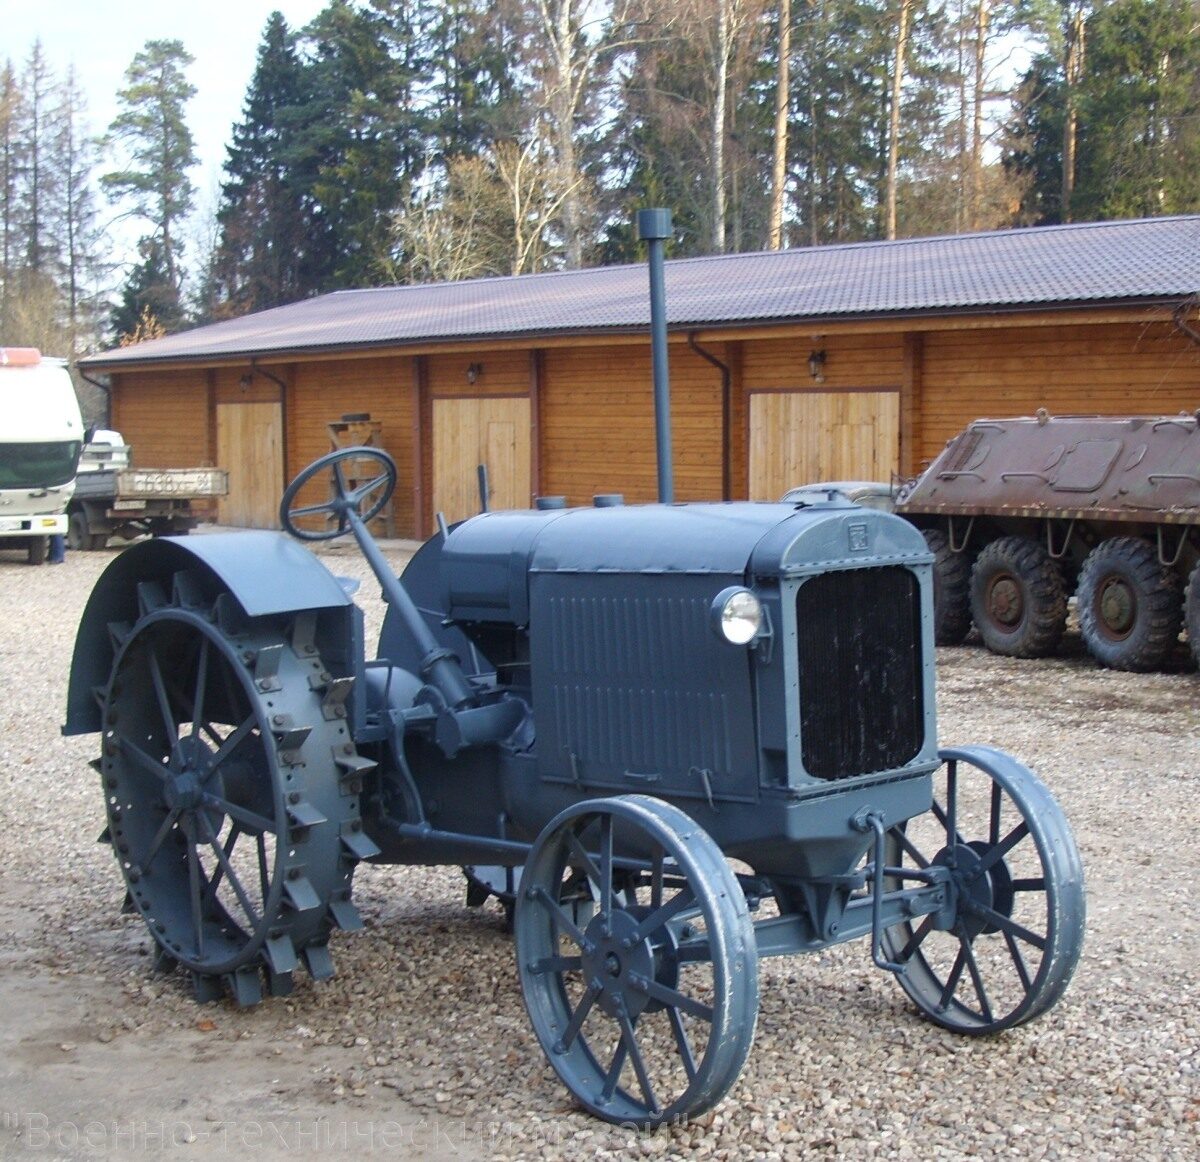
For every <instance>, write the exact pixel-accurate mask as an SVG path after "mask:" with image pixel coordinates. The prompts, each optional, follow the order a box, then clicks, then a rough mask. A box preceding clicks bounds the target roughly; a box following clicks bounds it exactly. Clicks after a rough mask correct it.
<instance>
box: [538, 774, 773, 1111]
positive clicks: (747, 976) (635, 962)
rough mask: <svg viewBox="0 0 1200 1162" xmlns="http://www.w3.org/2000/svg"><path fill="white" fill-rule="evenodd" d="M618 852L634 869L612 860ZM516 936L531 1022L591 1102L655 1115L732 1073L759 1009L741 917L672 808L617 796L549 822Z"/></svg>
mask: <svg viewBox="0 0 1200 1162" xmlns="http://www.w3.org/2000/svg"><path fill="white" fill-rule="evenodd" d="M631 857H632V858H633V859H635V860H637V861H638V862H639V863H640V864H641V865H642V869H643V870H640V871H637V872H635V873H632V874H631V873H630V872H629V871H628V870H626V869H625V868H623V867H622V866H620V864H619V862H618V861H620V860H622V859H626V860H627V859H629V858H631ZM582 881H586V885H587V887H586V894H581V887H582V886H583V883H582ZM581 903H582V904H583V905H584V906H583V908H582V910H581V908H580V905H581ZM515 932H516V944H517V961H518V965H519V968H520V974H521V992H522V994H523V995H524V998H525V1007H526V1009H527V1010H528V1012H529V1019H530V1021H531V1022H532V1024H533V1028H534V1031H535V1032H536V1033H537V1036H538V1040H539V1041H540V1042H541V1045H542V1048H543V1049H544V1050H545V1053H546V1057H547V1059H548V1060H549V1062H550V1064H551V1065H552V1066H553V1067H554V1069H555V1071H556V1072H557V1073H558V1075H559V1077H560V1078H561V1079H562V1080H563V1082H564V1083H565V1084H566V1086H567V1088H568V1089H569V1090H570V1091H571V1093H572V1094H573V1095H574V1096H575V1099H576V1100H577V1101H578V1102H579V1104H580V1105H582V1106H583V1107H584V1108H585V1109H587V1110H588V1111H589V1112H591V1113H593V1114H595V1115H596V1116H597V1117H600V1118H604V1119H605V1120H606V1121H610V1122H618V1123H621V1124H625V1123H629V1124H631V1125H634V1126H639V1127H643V1128H646V1127H650V1126H656V1125H658V1124H659V1123H661V1122H667V1121H671V1120H672V1119H678V1118H687V1117H691V1116H694V1115H698V1114H702V1113H703V1112H704V1111H705V1110H708V1109H711V1108H712V1107H713V1106H714V1105H716V1104H717V1102H719V1101H720V1100H721V1098H722V1097H723V1096H724V1095H725V1094H726V1093H727V1092H728V1090H729V1088H730V1087H731V1086H732V1085H733V1083H734V1082H735V1081H736V1080H737V1077H738V1074H739V1073H740V1072H741V1068H742V1065H743V1063H744V1062H745V1060H746V1054H747V1053H748V1052H749V1050H750V1044H751V1042H752V1041H753V1039H754V1024H755V1019H756V1017H757V1015H758V955H757V949H756V946H755V942H754V928H753V927H752V925H751V922H750V913H749V911H748V910H747V906H746V898H745V893H744V892H743V891H742V888H741V886H740V884H739V883H738V881H737V879H736V878H735V877H734V875H733V872H732V871H731V870H730V868H729V865H728V863H726V861H725V857H724V856H723V855H722V854H721V849H720V848H719V847H718V846H717V845H716V843H715V841H714V840H713V839H712V838H710V836H709V835H708V833H707V832H706V831H703V830H702V829H701V828H699V827H697V826H696V824H695V823H694V822H693V821H692V820H691V819H690V818H689V817H688V816H687V815H685V814H684V813H683V812H682V811H680V810H679V809H678V808H677V807H673V806H671V805H670V804H667V803H664V802H662V801H661V800H659V799H652V798H650V797H648V796H645V795H622V796H619V797H617V798H612V799H592V800H589V801H587V802H583V803H579V804H577V805H575V806H574V807H569V808H568V809H567V810H566V811H564V812H563V813H562V814H561V815H559V816H558V817H557V818H556V819H554V820H552V821H551V822H550V823H548V824H547V825H546V828H545V830H544V831H543V832H542V834H541V835H540V836H539V837H538V841H537V843H536V844H535V845H534V847H533V850H532V851H531V852H530V855H529V860H528V862H527V863H526V865H525V870H524V873H523V875H522V877H521V886H520V891H519V892H518V894H517V910H516V929H515Z"/></svg>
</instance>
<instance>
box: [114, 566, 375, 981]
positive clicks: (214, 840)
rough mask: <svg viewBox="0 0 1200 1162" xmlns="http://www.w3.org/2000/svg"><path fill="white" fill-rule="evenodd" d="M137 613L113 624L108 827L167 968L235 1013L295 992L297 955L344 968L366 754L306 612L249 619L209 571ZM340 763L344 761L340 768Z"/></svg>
mask: <svg viewBox="0 0 1200 1162" xmlns="http://www.w3.org/2000/svg"><path fill="white" fill-rule="evenodd" d="M138 596H139V605H140V611H141V616H140V617H139V618H138V620H137V622H136V623H135V624H134V625H133V626H132V628H130V627H128V626H113V627H110V629H111V631H112V632H113V634H114V637H115V638H116V639H117V640H118V642H119V646H118V650H117V655H116V660H115V663H114V666H113V672H112V675H111V677H110V679H109V682H108V685H107V687H106V689H105V691H104V693H103V713H104V735H103V743H102V757H101V759H100V762H99V769H100V773H101V779H102V781H103V786H104V794H105V805H106V808H107V813H108V831H107V835H108V837H109V838H110V840H111V842H112V845H113V847H114V849H115V852H116V855H117V859H118V861H119V863H120V866H121V870H122V873H123V875H124V877H125V881H126V885H127V887H128V889H129V895H128V900H127V907H128V908H130V909H136V910H137V911H138V912H140V913H141V915H142V916H143V918H144V919H145V921H146V924H147V927H148V928H149V930H150V933H151V935H152V936H153V937H154V939H155V941H156V942H157V943H158V945H159V948H160V950H161V956H160V964H161V966H162V967H164V968H170V967H174V966H175V964H177V963H178V964H182V965H183V966H184V968H186V969H188V970H190V971H191V972H192V974H193V980H194V983H195V986H196V991H197V996H198V997H199V998H200V999H202V1000H210V999H215V998H216V997H217V996H220V995H221V994H222V992H223V987H224V986H228V987H229V988H230V989H231V990H232V992H233V995H234V997H235V999H236V1000H237V1001H238V1002H239V1003H241V1004H250V1003H254V1002H255V1001H257V1000H258V999H260V997H261V993H262V989H261V980H262V977H261V972H262V970H265V973H266V981H267V985H268V987H269V989H270V991H271V992H272V993H273V994H283V993H286V992H288V991H290V989H291V987H292V972H293V970H294V969H295V968H296V966H297V964H298V962H299V961H301V960H302V961H303V962H304V964H305V966H306V967H307V968H308V970H309V972H310V973H311V974H312V975H313V976H314V977H315V978H318V979H323V978H325V977H327V976H329V975H331V974H332V971H333V969H332V961H331V959H330V956H329V951H328V939H329V935H330V932H331V929H332V928H333V927H335V926H337V927H355V926H357V923H356V921H357V914H356V913H355V911H354V908H353V905H352V904H351V903H350V890H351V877H352V875H353V869H354V865H355V863H356V861H357V859H359V858H363V857H365V856H367V855H370V854H372V850H371V848H372V847H373V845H372V844H371V843H370V841H369V840H367V839H366V837H365V836H363V835H362V834H361V824H360V822H359V794H360V791H361V787H360V786H359V783H358V780H359V779H360V778H361V771H362V768H363V767H364V766H365V765H369V764H366V762H365V760H362V759H360V758H358V757H357V756H356V755H354V754H353V753H352V752H353V751H354V747H353V745H352V743H351V742H350V737H349V734H348V732H347V728H346V724H345V722H344V720H343V719H342V718H341V717H339V716H338V715H337V714H333V715H329V716H327V715H325V714H324V713H323V706H322V691H323V690H324V689H325V688H326V683H327V682H328V681H329V677H330V676H329V675H328V674H327V673H326V672H325V670H324V667H323V664H322V662H321V659H320V657H319V656H318V654H317V651H316V647H315V645H314V644H313V642H312V638H311V625H312V622H311V620H306V619H305V618H304V617H303V615H301V616H299V617H297V618H295V619H294V621H291V622H287V621H284V620H280V619H257V620H253V621H250V620H247V619H245V618H244V617H243V616H241V614H240V610H239V609H236V608H235V603H234V602H233V600H232V598H231V597H230V596H229V595H228V594H213V593H212V592H211V591H209V590H207V589H206V583H205V580H204V578H202V577H199V576H198V575H194V574H190V573H181V574H177V575H176V577H175V579H174V591H173V594H172V597H171V598H170V599H168V598H167V597H166V595H165V594H164V593H163V591H162V590H161V589H160V587H159V586H158V585H156V584H152V583H151V584H147V583H143V584H142V585H140V586H139V588H138ZM335 756H340V759H341V762H340V763H339V762H338V761H336V760H335Z"/></svg>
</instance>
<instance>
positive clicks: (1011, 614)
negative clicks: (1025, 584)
mask: <svg viewBox="0 0 1200 1162" xmlns="http://www.w3.org/2000/svg"><path fill="white" fill-rule="evenodd" d="M1024 610H1025V605H1024V602H1023V601H1022V600H1021V587H1020V585H1018V584H1017V582H1016V579H1015V578H1013V577H1010V576H1007V575H1005V576H1002V577H998V578H997V579H996V581H995V583H994V584H993V585H992V590H991V594H990V600H989V602H988V612H989V613H990V614H991V616H992V620H993V621H995V622H996V623H997V624H999V625H1002V626H1004V627H1006V628H1009V629H1011V628H1012V627H1013V626H1016V625H1019V624H1020V622H1021V617H1022V615H1023V613H1024Z"/></svg>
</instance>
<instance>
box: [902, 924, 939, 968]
mask: <svg viewBox="0 0 1200 1162" xmlns="http://www.w3.org/2000/svg"><path fill="white" fill-rule="evenodd" d="M933 921H934V916H933V914H932V913H931V914H930V915H928V916H926V917H925V919H924V920H922V921H921V924H920V926H919V927H918V928H917V930H916V931H915V932H914V933H913V934H912V935H911V936H910V937H909V938H908V943H907V944H905V946H904V947H903V948H902V949H900V952H899V954H898V955H897V957H896V959H897V960H898V961H899V962H900V963H901V964H905V963H907V961H908V960H909V959H910V958H911V956H912V954H913V953H914V952H916V950H917V949H918V948H920V947H921V944H922V943H923V942H924V940H925V937H926V936H928V935H929V933H930V932H932V931H933Z"/></svg>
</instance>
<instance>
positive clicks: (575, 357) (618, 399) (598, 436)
mask: <svg viewBox="0 0 1200 1162" xmlns="http://www.w3.org/2000/svg"><path fill="white" fill-rule="evenodd" d="M670 365H671V430H672V441H673V445H674V462H675V465H674V466H675V496H676V499H678V500H719V499H720V498H721V376H720V373H719V372H718V371H717V369H716V368H715V367H713V366H712V365H711V364H709V363H706V362H705V361H704V360H703V359H701V358H700V357H699V356H698V355H696V354H695V353H694V352H692V351H689V350H688V349H687V347H686V346H685V345H684V344H683V343H680V342H674V343H672V344H671V351H670ZM541 395H542V400H541V425H542V430H541V484H540V490H541V492H542V493H543V494H544V495H548V496H565V497H566V498H567V503H568V504H572V505H576V504H588V503H590V502H591V498H592V496H593V495H594V494H596V493H598V492H620V493H622V494H623V495H624V497H625V500H626V501H627V502H628V503H630V504H637V503H643V502H646V501H652V500H655V499H656V498H657V496H658V473H657V465H656V459H655V452H654V446H655V445H654V391H653V386H652V379H651V370H650V350H649V347H648V346H646V347H594V346H589V347H578V348H549V349H547V350H546V352H545V356H544V367H543V382H542V390H541Z"/></svg>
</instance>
